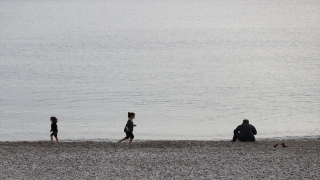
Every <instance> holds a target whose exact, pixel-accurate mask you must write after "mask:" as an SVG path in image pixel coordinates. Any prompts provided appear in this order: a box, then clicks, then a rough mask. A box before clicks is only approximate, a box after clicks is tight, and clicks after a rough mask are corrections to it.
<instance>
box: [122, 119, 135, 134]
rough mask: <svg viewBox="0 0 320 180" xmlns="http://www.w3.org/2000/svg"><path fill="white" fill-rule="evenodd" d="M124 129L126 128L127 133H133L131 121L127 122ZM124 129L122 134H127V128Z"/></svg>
mask: <svg viewBox="0 0 320 180" xmlns="http://www.w3.org/2000/svg"><path fill="white" fill-rule="evenodd" d="M126 127H128V129H129V131H128V132H133V121H131V120H128V122H127V124H126ZM126 127H124V132H127V128H126Z"/></svg>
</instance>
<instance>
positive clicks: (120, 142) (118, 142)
mask: <svg viewBox="0 0 320 180" xmlns="http://www.w3.org/2000/svg"><path fill="white" fill-rule="evenodd" d="M124 140H126V138H123V139H120V140H119V141H118V143H121V142H122V141H124Z"/></svg>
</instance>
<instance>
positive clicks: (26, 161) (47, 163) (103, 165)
mask: <svg viewBox="0 0 320 180" xmlns="http://www.w3.org/2000/svg"><path fill="white" fill-rule="evenodd" d="M282 142H285V143H286V145H288V147H286V148H283V147H282V146H281V143H282ZM275 144H279V146H278V147H276V148H274V147H273V146H274V145H275ZM0 164H1V166H0V179H320V138H312V139H291V140H261V141H257V142H254V143H252V142H230V141H143V142H142V141H141V142H137V141H136V142H134V143H133V144H131V145H129V143H126V142H124V143H121V144H118V143H116V142H94V141H87V142H84V141H83V142H60V143H51V142H45V141H37V142H0Z"/></svg>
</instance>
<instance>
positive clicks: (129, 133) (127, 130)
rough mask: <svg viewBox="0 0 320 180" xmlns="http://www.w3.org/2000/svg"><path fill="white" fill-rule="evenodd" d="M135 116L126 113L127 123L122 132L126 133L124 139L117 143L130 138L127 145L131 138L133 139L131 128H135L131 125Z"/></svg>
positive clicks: (131, 113)
mask: <svg viewBox="0 0 320 180" xmlns="http://www.w3.org/2000/svg"><path fill="white" fill-rule="evenodd" d="M135 116H136V115H135V114H134V113H133V112H128V118H129V119H128V122H127V124H126V127H124V132H125V133H126V137H124V138H123V139H120V140H119V141H118V143H121V142H122V141H124V140H126V139H129V138H130V141H129V143H131V142H132V140H133V138H134V135H133V134H132V132H133V127H134V126H137V125H135V124H133V119H134V118H135Z"/></svg>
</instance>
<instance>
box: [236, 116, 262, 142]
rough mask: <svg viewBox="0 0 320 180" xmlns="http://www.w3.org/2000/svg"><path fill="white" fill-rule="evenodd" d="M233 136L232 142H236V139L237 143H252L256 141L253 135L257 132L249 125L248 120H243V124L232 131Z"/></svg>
mask: <svg viewBox="0 0 320 180" xmlns="http://www.w3.org/2000/svg"><path fill="white" fill-rule="evenodd" d="M233 133H234V135H233V138H232V141H236V140H237V139H238V140H239V141H244V142H246V141H250V142H254V141H256V139H255V137H254V135H256V134H257V130H256V128H255V127H254V126H252V125H251V124H249V120H248V119H245V120H243V123H242V124H241V125H240V126H238V127H237V128H236V129H235V130H234V131H233Z"/></svg>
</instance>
